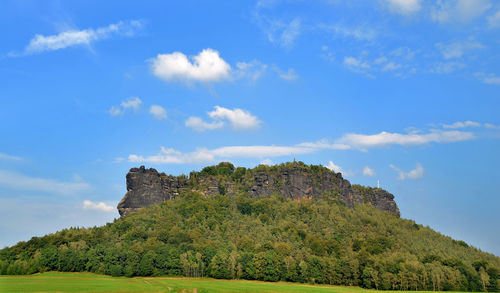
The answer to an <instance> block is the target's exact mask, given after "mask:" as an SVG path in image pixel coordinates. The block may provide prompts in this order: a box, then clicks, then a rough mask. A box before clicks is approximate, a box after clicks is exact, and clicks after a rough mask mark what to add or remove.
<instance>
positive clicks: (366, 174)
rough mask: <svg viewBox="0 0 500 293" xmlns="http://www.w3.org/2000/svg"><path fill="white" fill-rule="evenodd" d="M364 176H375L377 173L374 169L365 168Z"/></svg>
mask: <svg viewBox="0 0 500 293" xmlns="http://www.w3.org/2000/svg"><path fill="white" fill-rule="evenodd" d="M363 175H364V176H375V171H373V169H372V168H370V167H368V166H365V167H364V168H363Z"/></svg>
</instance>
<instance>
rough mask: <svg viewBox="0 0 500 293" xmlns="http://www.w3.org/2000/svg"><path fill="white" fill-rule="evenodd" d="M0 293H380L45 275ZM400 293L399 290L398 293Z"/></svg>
mask: <svg viewBox="0 0 500 293" xmlns="http://www.w3.org/2000/svg"><path fill="white" fill-rule="evenodd" d="M0 292H2V293H4V292H186V293H187V292H197V293H200V292H353V293H354V292H365V293H369V292H381V291H375V290H366V289H361V288H358V287H345V286H326V285H308V284H297V283H286V282H277V283H271V282H260V281H245V280H216V279H208V278H182V277H144V278H142V277H137V278H125V277H110V276H104V275H97V274H92V273H57V272H49V273H42V274H35V275H29V276H0ZM399 292H402V291H399Z"/></svg>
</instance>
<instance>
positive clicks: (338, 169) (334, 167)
mask: <svg viewBox="0 0 500 293" xmlns="http://www.w3.org/2000/svg"><path fill="white" fill-rule="evenodd" d="M326 167H327V168H328V169H330V170H332V171H334V172H337V173H342V172H343V171H344V170H342V167H340V166H338V165H335V164H334V163H333V162H332V161H329V162H328V165H326Z"/></svg>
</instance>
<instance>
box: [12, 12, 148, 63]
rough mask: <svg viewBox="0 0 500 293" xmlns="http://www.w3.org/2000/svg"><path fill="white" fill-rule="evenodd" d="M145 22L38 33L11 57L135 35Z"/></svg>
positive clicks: (121, 22)
mask: <svg viewBox="0 0 500 293" xmlns="http://www.w3.org/2000/svg"><path fill="white" fill-rule="evenodd" d="M142 26H143V23H142V22H141V21H138V20H133V21H127V22H123V21H120V22H118V23H114V24H110V25H108V26H106V27H100V28H97V29H92V28H89V29H85V30H67V31H63V32H61V33H59V34H56V35H48V36H44V35H40V34H37V35H35V37H33V39H31V40H30V42H29V44H28V46H27V47H26V48H25V49H24V51H23V52H21V53H16V52H12V53H10V54H9V55H10V56H11V57H16V56H23V55H32V54H39V53H43V52H48V51H56V50H61V49H66V48H69V47H76V46H90V45H91V44H92V43H93V42H96V41H99V40H104V39H107V38H109V37H111V36H113V35H124V36H133V35H134V34H135V33H136V32H137V31H138V30H139V29H141V28H142Z"/></svg>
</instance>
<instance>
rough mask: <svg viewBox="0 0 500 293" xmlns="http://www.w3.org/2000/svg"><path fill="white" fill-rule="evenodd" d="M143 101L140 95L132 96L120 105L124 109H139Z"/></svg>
mask: <svg viewBox="0 0 500 293" xmlns="http://www.w3.org/2000/svg"><path fill="white" fill-rule="evenodd" d="M141 104H142V101H141V99H139V98H138V97H131V98H130V99H128V100H126V101H123V102H122V103H121V104H120V105H121V106H122V107H123V109H128V108H132V109H134V111H137V110H138V109H139V107H140V106H141Z"/></svg>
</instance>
